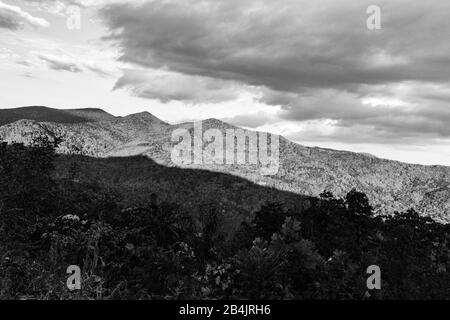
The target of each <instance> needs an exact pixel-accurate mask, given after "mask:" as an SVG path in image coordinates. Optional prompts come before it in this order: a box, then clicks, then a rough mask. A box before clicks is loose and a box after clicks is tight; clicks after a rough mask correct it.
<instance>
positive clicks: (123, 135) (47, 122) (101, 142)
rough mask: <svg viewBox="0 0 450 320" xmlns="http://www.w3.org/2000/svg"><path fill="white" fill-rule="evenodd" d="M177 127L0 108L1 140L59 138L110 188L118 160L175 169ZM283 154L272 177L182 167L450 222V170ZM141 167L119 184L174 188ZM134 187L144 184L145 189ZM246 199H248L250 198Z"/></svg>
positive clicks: (285, 145)
mask: <svg viewBox="0 0 450 320" xmlns="http://www.w3.org/2000/svg"><path fill="white" fill-rule="evenodd" d="M202 124H203V131H206V130H208V129H211V128H216V129H220V130H224V129H231V128H237V127H234V126H232V125H231V124H228V123H226V122H223V121H220V120H217V119H207V120H204V121H203V123H202ZM180 128H183V129H186V130H188V131H189V132H190V133H191V134H194V130H193V124H192V123H180V124H169V123H166V122H164V121H162V120H160V119H158V118H157V117H155V116H154V115H152V114H150V113H148V112H142V113H137V114H132V115H129V116H125V117H115V116H113V115H111V114H108V113H107V112H105V111H103V110H101V109H71V110H59V109H53V108H46V107H24V108H18V109H1V110H0V140H3V141H7V142H13V141H14V142H23V143H25V144H29V143H31V141H32V140H33V139H34V137H37V136H41V135H45V136H48V137H50V138H55V137H61V138H62V143H61V144H60V146H59V149H58V151H59V152H60V153H62V154H78V155H83V156H87V157H91V158H101V159H99V160H98V161H97V164H96V168H97V169H98V170H97V169H96V170H97V171H99V172H100V171H101V172H102V175H103V176H102V177H98V175H97V179H100V180H101V179H103V180H104V181H105V183H106V182H107V181H109V183H111V184H113V183H114V181H113V180H111V179H110V176H111V177H112V176H114V173H115V172H113V171H117V170H127V168H126V165H122V166H119V167H118V166H117V165H115V164H117V162H118V161H119V160H117V158H125V157H135V156H139V157H140V156H145V157H148V158H150V159H152V160H153V161H155V162H156V163H157V164H158V165H160V166H163V167H176V165H175V164H174V163H173V162H172V160H171V156H170V155H171V151H172V149H173V146H174V143H173V142H172V141H171V137H172V133H173V132H174V130H176V129H180ZM279 150H280V151H279V153H280V167H279V171H278V173H277V174H276V175H272V176H263V175H261V174H260V173H259V170H258V168H257V166H254V165H250V164H246V165H236V164H234V165H217V164H216V165H206V164H201V165H198V164H197V165H189V166H183V168H185V169H186V168H189V169H202V170H209V171H212V172H220V173H227V174H230V175H234V176H236V177H240V178H244V179H245V180H248V181H249V182H251V183H253V184H255V185H259V186H262V187H267V188H271V189H276V190H279V191H284V192H288V193H289V194H297V195H300V196H307V197H309V196H312V197H316V196H318V195H319V194H320V193H321V192H323V191H324V190H327V191H330V192H332V193H333V194H335V195H336V196H341V197H342V196H345V194H346V193H347V192H348V191H350V190H351V189H352V188H356V189H357V190H359V191H362V192H365V193H366V194H367V195H368V197H369V199H370V200H371V203H372V205H373V206H374V208H375V210H376V211H377V212H380V213H393V212H395V211H404V210H407V209H409V208H414V209H415V210H416V211H418V212H419V213H420V214H422V215H426V216H430V217H432V218H433V219H435V220H437V221H440V222H450V200H449V199H450V197H449V196H450V167H445V166H424V165H415V164H407V163H402V162H398V161H391V160H386V159H380V158H377V157H375V156H373V155H369V154H362V153H354V152H348V151H338V150H331V149H325V148H318V147H306V146H302V145H300V144H297V143H294V142H292V141H289V140H287V139H285V138H283V137H280V143H279ZM119 162H120V161H119ZM143 163H144V162H142V161H134V162H133V167H134V168H135V169H136V171H135V172H134V175H131V176H128V177H127V176H125V177H123V176H122V178H121V181H120V183H121V184H122V185H127V186H129V187H130V186H131V185H132V187H130V188H129V189H130V190H135V192H143V190H146V189H148V186H145V184H146V183H147V182H148V181H149V179H150V180H151V179H153V180H152V181H156V180H157V183H158V184H159V185H160V186H161V185H164V184H170V182H169V181H168V179H173V177H172V178H170V177H165V176H164V174H161V172H159V173H158V177H157V179H156V178H155V177H154V175H155V174H156V173H155V172H153V171H152V170H151V169H149V167H148V165H145V164H143ZM139 165H142V166H146V167H147V169H146V170H144V169H142V170H141V172H140V171H139V168H136V166H137V167H139ZM99 168H100V169H99ZM120 168H122V169H120ZM174 169H175V168H174ZM80 170H81V169H80ZM108 170H109V171H108ZM108 172H109V173H108ZM183 172H187V171H177V174H183ZM91 173H92V171H91ZM185 174H186V173H185ZM155 179H156V180H155ZM146 181H147V182H146ZM116 182H117V181H116ZM202 183H203V184H205V186H204V187H205V188H204V189H205V190H206V191H205V192H208V191H207V190H208V188H207V187H206V184H207V183H208V182H204V181H195V179H193V180H192V181H190V182H189V183H185V184H183V185H182V186H180V189H179V190H173V192H180V193H183V192H186V191H187V190H186V189H189V184H202ZM240 184H242V183H240ZM136 185H140V189H139V188H137V187H136ZM198 187H199V186H198V185H197V186H196V188H197V189H198ZM244 187H245V186H244ZM242 188H243V187H242V186H232V187H231V188H229V187H227V190H228V191H229V192H236V193H237V194H240V195H239V197H237V198H239V199H241V200H240V201H247V200H246V199H242ZM166 189H167V188H166ZM209 189H210V188H209ZM230 190H231V191H230ZM167 191H170V190H166V192H167ZM216 192H217V190H216ZM246 195H247V196H248V197H251V195H250V194H248V193H247V194H246ZM191 196H192V194H191ZM198 196H199V197H201V195H198ZM237 198H236V199H237ZM260 200H261V199H259V200H254V199H253V200H251V199H249V200H248V201H247V203H246V206H247V210H249V211H251V210H252V206H253V205H254V206H258V205H260V202H261V201H260ZM280 200H283V201H284V199H280ZM183 201H185V200H183ZM194 201H195V200H194ZM233 201H234V200H233ZM256 209H257V208H256V207H255V208H254V210H256Z"/></svg>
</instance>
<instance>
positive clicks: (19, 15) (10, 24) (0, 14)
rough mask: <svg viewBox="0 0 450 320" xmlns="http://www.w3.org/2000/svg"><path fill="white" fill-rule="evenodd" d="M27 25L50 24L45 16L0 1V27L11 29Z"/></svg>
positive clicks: (42, 26) (40, 26)
mask: <svg viewBox="0 0 450 320" xmlns="http://www.w3.org/2000/svg"><path fill="white" fill-rule="evenodd" d="M25 25H28V26H31V27H33V28H44V27H48V26H49V25H50V24H49V22H48V21H47V20H45V19H43V18H38V17H34V16H32V15H31V14H30V13H28V12H26V11H24V10H22V9H21V8H20V7H18V6H13V5H9V4H6V3H3V2H1V1H0V28H3V29H9V30H18V29H22V28H23V27H24V26H25Z"/></svg>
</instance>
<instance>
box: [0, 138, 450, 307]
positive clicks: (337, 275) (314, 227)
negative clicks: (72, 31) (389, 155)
mask: <svg viewBox="0 0 450 320" xmlns="http://www.w3.org/2000/svg"><path fill="white" fill-rule="evenodd" d="M57 142H58V141H56V143H55V142H54V141H49V140H48V139H45V138H40V139H36V140H35V141H34V142H33V144H32V145H31V146H29V147H25V146H24V145H22V144H15V143H12V144H7V143H3V144H1V145H0V237H1V239H0V299H19V298H30V299H31V298H39V299H42V298H47V299H94V298H96V299H448V298H449V297H450V273H449V267H450V253H449V247H450V226H449V225H444V224H440V223H437V222H435V221H433V220H432V219H430V218H425V217H422V216H419V214H417V213H416V212H415V211H414V210H409V211H406V212H396V213H395V214H393V213H388V212H386V215H376V216H375V215H374V213H373V209H372V207H371V205H370V200H369V199H368V197H367V196H366V195H365V194H364V193H361V192H358V191H357V190H356V189H353V190H349V192H348V194H347V196H346V197H345V198H337V197H335V196H334V195H333V194H332V193H330V192H327V191H324V192H323V193H322V194H321V196H320V198H317V199H315V200H314V201H312V206H310V207H309V208H307V209H304V210H296V209H292V208H289V209H287V208H286V207H285V206H284V205H283V204H282V203H277V202H273V201H270V202H267V203H266V204H265V205H264V206H263V207H262V208H260V209H258V210H257V211H256V212H254V213H252V215H251V216H249V217H246V218H245V219H242V221H243V222H242V223H241V224H240V225H239V227H238V228H237V229H236V230H233V232H232V234H224V231H223V230H224V229H223V228H221V225H220V224H221V223H222V220H221V214H222V212H221V211H220V210H218V209H217V208H216V207H215V206H214V205H210V206H204V207H203V211H202V212H200V214H196V215H193V214H192V213H191V212H190V211H189V210H186V209H185V208H182V207H180V206H179V205H178V204H174V203H169V202H166V201H161V200H160V199H161V195H158V194H148V195H147V196H148V200H149V201H148V204H147V205H143V206H140V207H135V208H129V207H126V206H124V205H123V201H122V200H123V199H121V197H122V195H120V194H117V193H116V192H115V191H114V190H111V189H110V188H108V187H106V186H104V185H101V184H100V183H98V182H96V181H80V180H79V179H76V178H75V177H74V172H75V171H77V166H82V165H83V158H82V157H74V158H72V159H71V162H70V165H69V166H67V167H66V170H67V172H64V174H62V173H61V172H56V170H57V168H56V167H55V165H54V162H55V159H56V158H57V157H62V156H59V155H57V154H56V153H55V147H56V144H57ZM181 191H182V190H178V192H181ZM200 196H201V195H200ZM193 200H195V199H193ZM69 265H78V266H80V268H81V270H82V290H80V291H73V292H71V291H69V290H68V289H67V286H66V280H67V274H66V269H67V267H68V266H69ZM371 265H377V266H379V267H380V269H381V279H382V283H381V290H373V291H372V290H368V289H367V286H366V279H367V277H368V275H367V273H366V270H367V267H368V266H371Z"/></svg>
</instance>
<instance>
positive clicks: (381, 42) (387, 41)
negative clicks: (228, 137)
mask: <svg viewBox="0 0 450 320" xmlns="http://www.w3.org/2000/svg"><path fill="white" fill-rule="evenodd" d="M371 4H373V1H327V0H318V1H317V0H314V1H312V0H301V1H299V0H287V1H282V2H280V1H258V0H249V1H238V0H219V1H217V0H202V1H193V0H188V1H183V2H181V1H170V0H165V1H161V0H155V1H148V2H145V3H139V4H130V3H119V4H113V5H109V6H106V7H104V8H103V9H101V11H100V16H101V17H102V19H103V21H104V23H105V24H106V26H107V27H108V28H109V35H108V36H107V37H105V40H111V41H114V42H116V43H118V44H119V45H120V47H121V49H122V55H121V57H120V60H121V61H122V62H125V63H128V64H130V65H134V66H136V70H142V69H147V70H161V69H163V70H167V71H168V72H170V74H171V77H172V78H171V79H169V78H167V77H162V78H160V81H158V79H156V78H154V77H153V76H149V77H146V76H143V73H142V72H137V71H130V70H128V71H127V72H126V73H125V74H124V76H123V77H122V78H120V79H119V81H118V82H117V84H116V89H117V88H121V87H127V86H128V87H131V88H134V93H135V94H136V95H139V96H141V97H146V98H152V99H155V98H156V99H160V100H161V101H166V100H181V101H194V102H196V103H199V102H202V100H205V101H223V100H226V99H231V98H232V97H233V94H232V92H233V90H236V88H240V89H242V90H250V91H251V92H253V93H255V100H256V101H258V102H262V103H265V104H267V105H274V106H281V111H280V113H279V114H278V115H277V118H281V119H286V120H290V121H300V122H301V121H310V120H332V121H333V125H334V126H335V127H336V128H341V129H342V128H353V129H355V130H357V129H358V128H359V129H358V130H362V131H364V132H369V133H370V132H373V136H374V137H376V136H380V135H382V136H383V137H389V136H391V137H392V139H398V138H399V137H400V138H401V137H413V136H416V135H417V134H420V133H422V134H423V137H424V138H428V137H450V129H448V125H447V124H448V123H449V122H450V113H449V111H448V103H449V102H450V99H449V97H450V96H449V88H450V85H449V79H450V58H449V57H450V42H449V41H448V39H449V36H450V33H449V32H450V3H449V2H446V1H440V0H431V1H429V2H427V3H425V2H418V1H416V2H410V1H406V0H400V1H395V3H394V2H392V1H387V0H383V1H377V5H378V6H379V7H380V8H381V21H382V26H381V29H380V30H369V28H367V25H366V20H367V18H368V15H367V12H366V10H367V7H368V6H369V5H371ZM152 72H154V71H151V72H150V74H151V73H152ZM138 74H139V75H138ZM168 79H169V80H168ZM180 79H183V80H180ZM199 79H202V80H201V81H200V80H199ZM205 79H207V80H205ZM205 83H206V84H207V85H205ZM214 83H215V84H214ZM150 84H151V85H150ZM230 84H233V85H232V86H231V85H230ZM168 88H170V89H168ZM263 118H264V119H261V120H264V121H262V122H264V123H266V122H267V121H268V119H266V118H265V117H263ZM245 119H246V118H245V117H241V118H239V119H236V121H239V123H240V124H242V125H245V123H243V122H245ZM247 120H248V121H247V122H248V123H247V126H254V125H255V123H256V122H258V121H256V122H255V121H254V119H251V118H250V117H247ZM274 121H275V120H274ZM361 128H362V129H361ZM369 135H370V134H369ZM343 138H345V137H343Z"/></svg>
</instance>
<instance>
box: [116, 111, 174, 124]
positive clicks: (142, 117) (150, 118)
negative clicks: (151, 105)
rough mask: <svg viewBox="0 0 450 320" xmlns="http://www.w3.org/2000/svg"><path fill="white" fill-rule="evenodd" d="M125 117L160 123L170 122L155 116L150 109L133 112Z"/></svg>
mask: <svg viewBox="0 0 450 320" xmlns="http://www.w3.org/2000/svg"><path fill="white" fill-rule="evenodd" d="M123 119H130V120H138V121H145V122H151V123H159V124H166V125H167V124H168V123H166V122H164V121H162V120H161V119H159V118H158V117H156V116H154V115H153V114H151V113H150V112H148V111H143V112H138V113H133V114H130V115H128V116H125V117H124V118H123Z"/></svg>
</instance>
